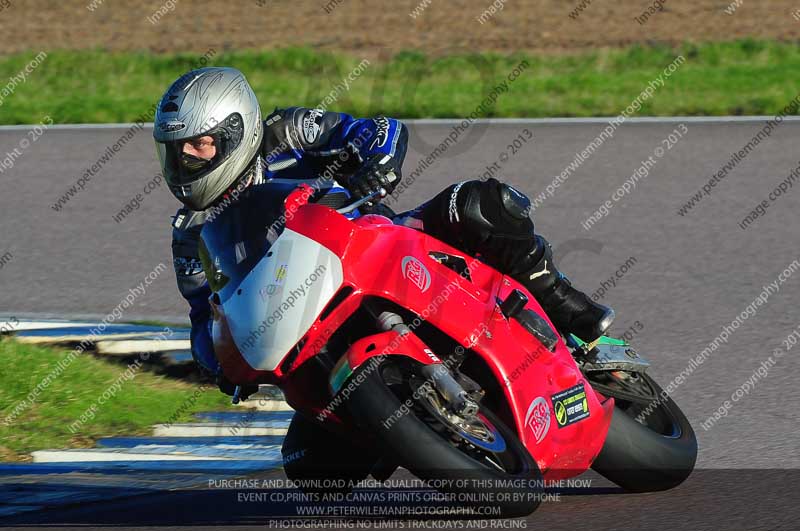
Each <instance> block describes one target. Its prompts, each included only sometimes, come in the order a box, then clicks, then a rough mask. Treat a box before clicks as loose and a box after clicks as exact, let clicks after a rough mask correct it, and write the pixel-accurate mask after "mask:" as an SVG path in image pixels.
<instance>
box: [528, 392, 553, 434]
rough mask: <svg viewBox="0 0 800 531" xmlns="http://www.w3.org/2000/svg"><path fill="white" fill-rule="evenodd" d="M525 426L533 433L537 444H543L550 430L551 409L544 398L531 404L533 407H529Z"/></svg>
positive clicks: (537, 399) (536, 399)
mask: <svg viewBox="0 0 800 531" xmlns="http://www.w3.org/2000/svg"><path fill="white" fill-rule="evenodd" d="M525 426H527V427H528V428H530V430H531V432H533V436H534V437H535V438H536V444H539V443H540V442H542V439H544V436H545V435H547V432H548V431H549V430H550V407H549V406H548V405H547V400H545V399H544V397H541V396H538V397H536V398H535V399H534V400H533V402H531V405H530V406H528V413H527V414H526V415H525Z"/></svg>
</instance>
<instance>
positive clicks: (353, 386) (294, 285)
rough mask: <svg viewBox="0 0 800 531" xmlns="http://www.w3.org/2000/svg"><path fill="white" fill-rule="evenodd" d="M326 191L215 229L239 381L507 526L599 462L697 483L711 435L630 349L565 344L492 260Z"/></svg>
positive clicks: (218, 310)
mask: <svg viewBox="0 0 800 531" xmlns="http://www.w3.org/2000/svg"><path fill="white" fill-rule="evenodd" d="M317 192H318V191H317V190H314V189H313V188H311V187H309V186H307V185H300V186H297V184H291V183H285V182H284V183H278V182H275V183H273V182H269V181H268V182H267V183H266V184H264V185H260V186H258V187H255V188H253V189H252V190H251V191H250V192H249V194H248V196H247V197H244V198H242V199H240V200H239V201H238V202H237V203H235V204H233V205H232V206H229V207H228V208H227V209H226V210H224V211H223V212H222V213H221V214H220V215H219V216H217V217H216V218H215V219H214V220H212V221H210V222H208V223H207V224H206V226H205V227H204V229H203V232H202V236H201V239H202V241H201V245H200V247H201V258H202V261H203V266H204V269H205V271H206V274H207V278H208V280H209V283H210V286H211V288H212V290H213V292H214V293H213V295H212V297H211V303H212V307H213V311H214V325H213V338H214V346H215V352H216V354H217V357H218V358H219V360H220V363H221V366H222V368H223V371H224V374H225V376H226V377H227V378H228V379H229V380H230V381H232V382H233V383H235V384H240V385H252V384H261V383H268V384H274V385H277V386H279V387H280V388H281V389H282V390H283V392H284V395H285V397H286V400H287V402H288V403H289V404H290V405H291V406H292V407H293V408H294V409H295V410H296V411H297V412H298V413H300V414H302V415H304V416H305V417H307V418H308V419H312V420H315V421H317V422H320V423H322V424H323V425H324V426H325V427H326V428H327V429H329V430H331V431H333V432H336V433H340V434H344V435H346V436H348V437H350V438H352V439H353V440H354V441H356V442H358V443H359V444H363V445H369V446H371V447H373V448H383V449H385V451H386V452H385V453H386V462H387V463H391V466H389V467H383V470H382V471H381V472H377V471H373V475H374V476H376V477H377V476H380V479H385V478H386V477H388V476H389V475H391V473H392V472H393V471H394V469H395V468H396V467H397V466H401V467H404V468H406V469H407V470H409V471H411V472H412V473H413V474H415V475H416V476H417V477H419V478H422V479H424V480H438V481H432V482H431V483H432V484H433V485H435V487H436V488H438V489H439V490H441V491H443V492H447V493H454V494H459V495H469V494H479V493H483V494H485V493H486V492H487V491H495V492H496V493H497V494H498V495H497V496H496V497H495V498H494V500H495V505H496V506H497V507H498V508H499V511H500V513H501V514H502V515H504V516H519V515H525V514H529V513H531V512H533V511H534V510H535V509H536V507H537V505H538V503H539V501H540V499H541V498H540V496H537V494H541V492H542V488H543V486H546V484H547V482H548V480H558V479H563V478H567V477H571V476H575V475H578V474H581V473H583V472H584V471H586V470H587V469H588V468H589V467H592V468H594V469H595V470H596V471H598V472H599V473H600V474H602V475H603V476H605V477H606V478H608V479H610V480H611V481H613V482H614V483H616V484H617V485H619V486H621V487H623V488H624V489H626V490H628V491H634V492H643V491H657V490H664V489H669V488H672V487H674V486H676V485H678V484H680V483H681V482H682V481H683V480H684V479H686V478H687V477H688V476H689V474H690V473H691V471H692V469H693V467H694V463H695V460H696V457H697V442H696V439H695V435H694V432H693V430H692V428H691V426H690V425H689V422H688V421H687V419H686V417H685V416H684V414H683V413H682V412H681V411H680V409H679V408H678V406H677V405H676V404H675V403H674V402H673V401H672V400H671V399H670V398H669V397H668V396H667V395H666V393H663V392H662V390H661V388H660V387H659V386H658V384H657V383H656V382H655V381H653V379H652V378H650V377H649V376H648V375H647V373H646V369H647V367H648V363H647V362H646V361H645V360H644V359H642V358H641V357H639V356H638V355H637V354H636V352H635V351H634V350H633V349H632V348H631V347H630V346H629V345H627V344H625V342H624V341H621V340H617V339H612V338H609V337H601V338H600V339H599V340H597V341H595V342H593V343H591V344H585V343H583V342H581V341H580V340H578V339H577V338H575V337H574V336H569V337H567V338H562V337H561V336H560V335H559V334H558V333H557V332H556V331H555V329H554V327H553V325H552V323H551V322H550V320H549V319H548V317H547V315H546V314H545V312H544V311H543V310H542V308H541V306H540V305H539V304H538V303H537V302H536V300H535V299H534V298H533V297H532V296H530V294H529V293H528V292H527V291H526V290H525V288H524V287H523V286H522V285H521V284H519V283H518V282H516V281H515V280H513V279H512V278H509V277H508V276H505V275H503V274H501V273H499V272H498V271H496V270H495V269H493V268H491V267H489V266H488V265H486V264H485V263H483V262H481V260H480V259H479V258H476V257H473V256H469V255H467V254H465V253H464V252H462V251H459V250H458V249H455V248H453V247H450V246H448V245H446V244H445V243H443V242H441V241H439V240H437V239H435V238H433V237H431V236H428V235H426V234H424V233H422V232H419V231H416V230H413V229H410V228H407V227H402V226H397V225H394V224H392V222H391V221H390V220H389V219H388V218H385V217H383V216H378V215H365V216H360V217H357V218H355V219H349V218H348V217H346V215H348V214H352V213H353V212H354V211H355V210H356V209H357V208H358V207H359V206H361V205H362V204H363V203H364V202H365V201H368V200H371V199H373V197H366V198H363V199H361V200H359V201H356V202H354V203H351V204H350V205H348V206H344V207H342V208H339V209H338V210H335V208H334V207H336V206H340V205H341V201H339V202H338V203H335V202H334V201H333V200H332V199H330V198H331V197H332V196H335V195H336V194H327V195H324V196H322V198H321V199H319V200H318V201H316V202H312V200H311V199H312V198H316V196H317V195H319V194H318V193H317ZM467 479H468V480H467ZM509 492H511V494H509ZM464 499H468V496H467V497H465V498H464ZM482 499H484V500H485V499H486V497H485V496H483V498H482Z"/></svg>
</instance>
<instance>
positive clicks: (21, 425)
mask: <svg viewBox="0 0 800 531" xmlns="http://www.w3.org/2000/svg"><path fill="white" fill-rule="evenodd" d="M70 359H72V361H71V362H69V360H70ZM59 362H62V365H61V367H62V368H63V371H57V372H55V373H54V372H53V371H54V370H56V368H57V366H58V364H59ZM68 362H69V363H68ZM126 370H127V366H126V365H124V364H120V363H115V362H113V361H107V360H104V359H100V358H96V357H94V356H92V355H89V354H81V355H78V356H77V357H74V358H70V351H67V350H61V349H51V348H42V347H35V346H30V345H24V344H21V343H17V342H15V341H12V340H3V341H0V408H2V409H0V460H27V459H29V457H28V456H27V454H28V453H29V452H31V451H33V450H41V449H48V448H55V449H59V448H85V447H91V446H93V445H94V441H96V440H97V439H99V438H101V437H108V436H115V435H150V434H152V428H151V427H152V425H153V424H157V423H160V422H167V421H172V422H180V421H185V420H188V419H189V418H190V417H191V415H192V414H193V413H196V412H200V411H219V410H224V409H228V408H231V407H232V406H230V399H229V398H228V397H227V396H224V395H222V394H221V393H220V392H219V391H218V390H217V388H216V386H206V390H205V391H198V390H199V389H200V386H198V385H189V384H186V383H183V382H180V381H176V380H172V379H169V378H167V377H164V376H157V375H155V374H153V373H151V372H148V371H146V370H140V371H137V372H133V374H134V376H133V378H131V379H129V380H127V381H125V380H124V379H120V376H121V375H122V374H123V373H125V371H126ZM59 372H60V374H59ZM51 374H57V377H55V378H51V380H50V383H49V385H48V386H47V387H46V388H44V390H43V391H42V392H40V393H38V396H35V397H34V400H32V401H31V402H32V403H31V402H27V403H26V404H27V405H29V407H27V408H25V409H23V410H21V413H20V414H19V415H18V416H17V417H16V418H15V419H14V420H13V421H12V422H10V423H7V421H8V420H9V415H12V412H13V411H14V409H15V408H16V407H17V405H18V404H20V403H21V402H22V401H25V400H26V399H27V398H28V397H29V395H30V393H31V391H32V390H33V389H34V388H36V386H37V385H39V384H40V383H41V382H43V381H46V380H45V378H46V377H48V375H51ZM116 381H119V382H120V386H119V388H118V390H117V391H116V393H114V394H113V396H110V397H108V399H107V400H106V401H105V402H104V403H102V404H99V403H98V401H99V397H101V396H102V395H103V394H104V393H105V392H106V391H107V390H109V389H113V384H114V383H115V382H116ZM100 400H102V399H100ZM93 405H97V407H96V410H95V413H94V415H93V418H91V419H90V420H88V421H87V422H86V423H85V424H83V425H81V426H80V429H78V430H76V431H75V433H72V431H71V429H70V426H71V425H72V424H73V423H74V422H75V421H76V420H77V419H80V418H81V416H82V415H84V414H85V413H86V412H87V411H89V410H90V408H92V406H93ZM90 416H91V415H90Z"/></svg>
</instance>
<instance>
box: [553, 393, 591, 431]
mask: <svg viewBox="0 0 800 531" xmlns="http://www.w3.org/2000/svg"><path fill="white" fill-rule="evenodd" d="M550 401H551V402H552V403H553V412H554V413H555V415H556V424H558V427H559V428H563V427H564V426H569V425H570V424H574V423H576V422H578V421H580V420H583V419H585V418H586V417H588V416H589V402H588V400H587V399H586V389H585V388H584V387H583V382H581V383H579V384H578V385H576V386H574V387H570V388H569V389H565V390H563V391H561V392H559V393H556V394H554V395H553V396H551V397H550Z"/></svg>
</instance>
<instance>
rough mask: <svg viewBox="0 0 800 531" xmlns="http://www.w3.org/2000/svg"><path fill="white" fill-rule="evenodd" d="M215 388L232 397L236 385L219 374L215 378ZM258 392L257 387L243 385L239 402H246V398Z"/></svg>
mask: <svg viewBox="0 0 800 531" xmlns="http://www.w3.org/2000/svg"><path fill="white" fill-rule="evenodd" d="M216 383H217V387H219V390H220V391H222V392H223V393H225V394H226V395H228V396H233V395H234V394H235V393H236V384H235V383H233V382H231V381H230V380H228V379H227V378H225V375H224V374H222V373H219V374H218V375H217V377H216ZM257 392H258V385H256V384H245V385H243V386H242V389H241V391H240V393H239V399H240V400H247V397H249V396H250V395H253V394H255V393H257Z"/></svg>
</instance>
